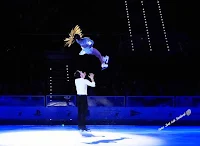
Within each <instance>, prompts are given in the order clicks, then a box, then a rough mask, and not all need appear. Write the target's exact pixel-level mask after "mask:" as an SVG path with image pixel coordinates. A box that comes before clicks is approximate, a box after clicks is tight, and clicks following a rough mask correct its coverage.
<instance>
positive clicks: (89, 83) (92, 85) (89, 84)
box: [85, 79, 96, 87]
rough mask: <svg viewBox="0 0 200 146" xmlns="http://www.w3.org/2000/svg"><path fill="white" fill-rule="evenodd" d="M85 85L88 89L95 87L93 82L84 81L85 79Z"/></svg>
mask: <svg viewBox="0 0 200 146" xmlns="http://www.w3.org/2000/svg"><path fill="white" fill-rule="evenodd" d="M85 83H86V85H88V86H90V87H95V86H96V84H95V82H90V81H89V80H86V79H85Z"/></svg>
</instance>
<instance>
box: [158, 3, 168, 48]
mask: <svg viewBox="0 0 200 146" xmlns="http://www.w3.org/2000/svg"><path fill="white" fill-rule="evenodd" d="M157 4H158V10H159V14H160V20H161V23H162V27H163V33H164V36H165V43H166V47H167V51H170V48H169V43H168V38H167V33H166V30H165V24H164V20H163V15H162V10H161V6H160V1H159V0H157Z"/></svg>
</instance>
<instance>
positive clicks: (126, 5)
mask: <svg viewBox="0 0 200 146" xmlns="http://www.w3.org/2000/svg"><path fill="white" fill-rule="evenodd" d="M124 2H125V7H126V15H127V16H126V17H127V21H128V29H129V35H130V40H131V48H132V51H134V44H133V40H132V32H131V21H130V19H129V12H128V3H127V1H124Z"/></svg>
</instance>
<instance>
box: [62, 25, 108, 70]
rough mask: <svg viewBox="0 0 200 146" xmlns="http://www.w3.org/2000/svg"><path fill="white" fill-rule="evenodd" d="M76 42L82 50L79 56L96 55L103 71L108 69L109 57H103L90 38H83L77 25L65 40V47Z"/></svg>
mask: <svg viewBox="0 0 200 146" xmlns="http://www.w3.org/2000/svg"><path fill="white" fill-rule="evenodd" d="M75 40H76V42H77V43H78V44H79V45H80V46H81V48H82V50H81V52H80V53H79V55H85V54H88V55H94V56H96V57H97V58H98V59H99V60H100V62H101V67H102V70H103V69H106V68H107V67H108V61H109V56H104V57H103V56H102V55H101V53H100V52H99V51H98V50H97V49H95V48H94V47H93V45H94V41H93V40H91V39H90V38H89V37H83V34H82V30H81V29H80V27H79V26H78V25H76V27H75V28H74V29H72V30H71V32H70V34H69V38H65V40H64V41H65V46H68V47H70V46H71V45H72V44H73V43H74V42H75Z"/></svg>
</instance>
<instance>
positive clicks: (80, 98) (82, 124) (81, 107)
mask: <svg viewBox="0 0 200 146" xmlns="http://www.w3.org/2000/svg"><path fill="white" fill-rule="evenodd" d="M85 76H86V73H85V72H84V73H83V72H82V71H79V70H77V71H76V72H75V73H74V77H75V86H76V92H77V98H76V99H77V107H78V129H79V130H82V131H88V130H89V129H88V128H87V127H86V116H87V111H88V101H87V87H88V86H90V87H95V86H96V85H95V81H94V74H93V73H90V74H89V76H88V77H89V78H90V79H91V81H89V80H87V79H85Z"/></svg>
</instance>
